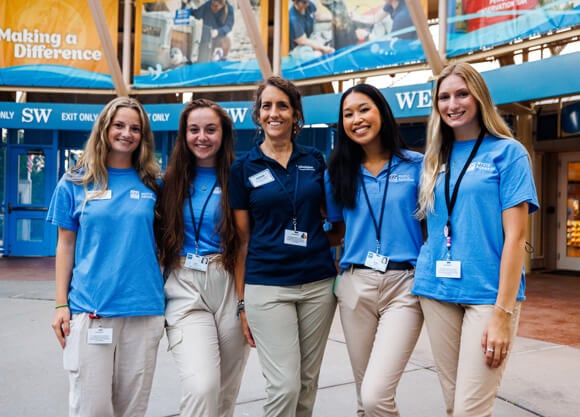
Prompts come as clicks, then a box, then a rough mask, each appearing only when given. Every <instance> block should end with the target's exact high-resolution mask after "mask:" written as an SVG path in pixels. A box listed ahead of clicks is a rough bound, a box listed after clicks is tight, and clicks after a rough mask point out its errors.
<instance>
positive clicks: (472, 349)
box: [419, 297, 521, 417]
mask: <svg viewBox="0 0 580 417" xmlns="http://www.w3.org/2000/svg"><path fill="white" fill-rule="evenodd" d="M419 299H420V302H421V307H422V308H423V313H424V314H425V324H426V326H427V331H428V333H429V340H430V342H431V350H432V352H433V358H434V360H435V365H436V366H437V370H438V375H439V382H440V383H441V388H442V389H443V397H444V399H445V405H446V408H447V416H448V417H489V416H491V415H492V412H493V405H494V401H495V397H496V395H497V391H498V389H499V385H500V383H501V377H502V374H503V371H504V369H505V365H506V363H507V358H506V359H505V360H504V361H503V362H502V365H501V366H500V367H499V368H490V367H489V366H487V365H486V363H485V356H484V354H483V352H482V350H481V338H482V336H483V333H484V331H485V328H486V326H487V323H488V322H489V320H490V318H491V315H492V314H493V310H494V306H493V305H467V304H453V303H445V302H440V301H437V300H433V299H430V298H425V297H420V298H419ZM520 307H521V304H520V303H517V304H516V307H515V308H514V314H513V317H512V334H511V339H510V345H511V346H512V347H513V342H514V340H515V336H516V333H517V330H518V323H519V317H520ZM508 357H509V354H508Z"/></svg>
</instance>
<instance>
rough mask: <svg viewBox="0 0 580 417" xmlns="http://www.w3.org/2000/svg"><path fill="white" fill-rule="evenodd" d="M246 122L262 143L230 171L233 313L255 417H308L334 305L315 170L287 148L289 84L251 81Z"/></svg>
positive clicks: (293, 96)
mask: <svg viewBox="0 0 580 417" xmlns="http://www.w3.org/2000/svg"><path fill="white" fill-rule="evenodd" d="M252 118H253V120H254V122H255V123H256V124H257V125H259V126H260V127H261V130H262V129H263V132H264V139H263V140H262V141H261V142H260V143H259V144H257V145H256V146H255V147H254V148H253V149H251V150H250V151H249V152H248V153H247V154H246V155H245V156H244V157H242V158H239V159H237V160H236V161H235V162H234V164H233V165H232V169H231V172H230V191H229V194H230V206H231V208H232V209H234V218H235V222H236V227H237V231H238V234H239V236H240V239H241V249H240V252H239V255H238V257H237V261H236V268H235V277H236V289H237V291H238V300H239V301H238V311H239V313H240V318H241V324H242V328H243V332H244V335H245V336H246V339H247V340H248V343H249V344H250V345H251V346H255V347H256V348H257V351H258V356H259V359H260V363H261V365H262V372H263V374H264V376H265V378H266V380H267V399H266V403H265V405H264V415H265V416H267V417H282V416H283V417H294V416H300V417H308V416H311V415H312V408H313V406H314V401H315V398H316V389H317V385H318V375H319V372H320V366H321V363H322V356H323V354H324V349H325V346H326V340H327V338H328V333H329V331H330V325H331V322H332V318H333V315H334V310H335V307H336V299H335V297H334V295H333V293H332V285H333V283H334V277H335V274H336V270H335V268H334V263H333V259H332V256H331V252H330V246H329V242H328V239H327V237H326V234H325V232H324V230H323V229H322V215H321V209H322V208H323V206H324V170H325V163H324V159H323V157H322V155H321V153H320V152H319V151H317V150H316V149H314V148H311V147H305V146H300V145H298V144H297V143H296V142H295V139H296V137H297V136H298V133H299V132H300V127H301V126H302V125H303V123H304V115H303V112H302V103H301V98H300V93H299V91H298V89H297V88H296V87H295V86H294V85H293V84H292V83H291V82H289V81H286V80H284V79H282V78H280V77H271V78H269V79H268V80H266V81H265V82H264V83H263V84H261V85H260V87H259V88H258V90H257V100H256V103H255V108H254V112H253V114H252Z"/></svg>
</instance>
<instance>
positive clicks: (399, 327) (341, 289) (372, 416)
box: [336, 268, 423, 417]
mask: <svg viewBox="0 0 580 417" xmlns="http://www.w3.org/2000/svg"><path fill="white" fill-rule="evenodd" d="M413 276H414V270H407V271H387V272H386V273H384V274H383V273H380V272H378V271H374V270H371V269H352V268H349V269H348V270H347V271H345V272H344V273H343V274H342V276H341V277H340V278H337V279H339V281H338V285H337V286H336V297H337V298H338V307H339V311H340V320H341V322H342V328H343V330H344V337H345V340H346V346H347V349H348V354H349V357H350V363H351V366H352V371H353V374H354V379H355V383H356V393H357V400H358V409H357V415H358V416H359V417H379V416H380V417H387V416H389V417H394V416H397V417H398V416H399V412H398V411H397V404H396V402H395V392H396V390H397V385H398V384H399V380H400V379H401V376H402V374H403V371H404V370H405V366H406V365H407V362H408V360H409V358H410V356H411V354H412V353H413V349H414V348H415V344H416V343H417V339H418V338H419V334H420V333H421V327H422V325H423V314H422V312H421V307H420V306H419V300H418V299H417V297H415V296H414V295H412V294H411V287H412V285H413Z"/></svg>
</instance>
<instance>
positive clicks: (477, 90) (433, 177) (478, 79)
mask: <svg viewBox="0 0 580 417" xmlns="http://www.w3.org/2000/svg"><path fill="white" fill-rule="evenodd" d="M450 75H457V76H458V77H461V78H462V79H463V80H464V81H465V84H466V85H467V89H468V90H469V92H470V93H471V95H472V96H473V97H474V98H475V100H476V101H477V107H478V115H477V117H478V120H479V125H480V127H481V128H482V129H484V130H485V131H486V132H488V133H490V134H491V135H493V136H496V137H498V138H502V139H514V136H513V134H512V132H511V130H510V128H509V126H508V125H507V123H506V122H505V120H504V119H503V118H502V117H501V115H500V114H499V113H498V111H497V109H496V108H495V106H494V104H493V101H492V99H491V94H490V92H489V89H488V87H487V85H486V84H485V81H484V79H483V77H482V76H481V74H480V73H479V72H478V71H477V70H476V69H475V68H473V67H472V66H471V65H470V64H468V63H465V62H463V63H456V64H451V65H449V66H447V67H445V68H444V69H443V71H441V74H440V75H439V77H438V79H437V82H436V83H435V87H434V89H433V109H432V111H431V116H430V117H429V124H428V127H427V146H426V149H425V160H424V166H423V173H422V175H421V185H420V189H419V202H418V203H419V209H418V210H417V217H418V218H419V219H424V218H425V217H426V216H427V212H432V211H433V209H434V206H435V195H434V190H435V183H436V182H437V175H438V173H439V171H440V170H441V168H442V166H443V164H444V163H445V162H446V159H447V157H448V156H449V151H450V149H451V146H452V144H453V141H454V140H455V137H454V135H453V130H452V129H451V128H450V127H449V126H448V125H447V124H446V123H445V122H443V121H442V120H441V114H440V113H439V108H438V105H437V101H438V99H437V97H438V96H439V88H440V86H441V82H442V81H443V80H444V79H445V78H447V77H448V76H450Z"/></svg>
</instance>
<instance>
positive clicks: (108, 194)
mask: <svg viewBox="0 0 580 417" xmlns="http://www.w3.org/2000/svg"><path fill="white" fill-rule="evenodd" d="M87 197H88V198H89V200H110V199H111V198H113V192H112V191H111V190H106V191H100V190H99V191H89V192H87Z"/></svg>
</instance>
